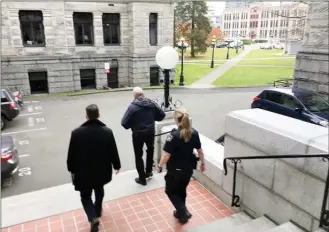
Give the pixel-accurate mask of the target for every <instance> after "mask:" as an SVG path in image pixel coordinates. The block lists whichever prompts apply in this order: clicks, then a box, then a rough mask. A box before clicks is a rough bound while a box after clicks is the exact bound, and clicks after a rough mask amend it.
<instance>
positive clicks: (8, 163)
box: [0, 136, 19, 185]
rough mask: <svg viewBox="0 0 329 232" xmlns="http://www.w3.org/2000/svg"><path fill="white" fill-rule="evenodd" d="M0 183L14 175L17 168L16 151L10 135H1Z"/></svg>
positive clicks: (17, 157) (17, 158)
mask: <svg viewBox="0 0 329 232" xmlns="http://www.w3.org/2000/svg"><path fill="white" fill-rule="evenodd" d="M0 138H1V143H0V150H1V185H2V184H3V182H4V181H5V180H7V179H8V178H11V177H13V176H15V174H16V173H17V172H18V169H19V156H18V151H17V149H16V147H15V144H14V139H13V137H11V136H1V137H0Z"/></svg>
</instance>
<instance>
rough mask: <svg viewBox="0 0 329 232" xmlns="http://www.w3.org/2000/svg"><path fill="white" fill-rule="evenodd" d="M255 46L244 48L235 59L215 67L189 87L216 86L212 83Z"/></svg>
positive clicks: (233, 50)
mask: <svg viewBox="0 0 329 232" xmlns="http://www.w3.org/2000/svg"><path fill="white" fill-rule="evenodd" d="M253 49H254V48H252V47H248V50H244V51H243V52H242V53H240V55H238V56H236V57H235V58H234V59H232V60H229V61H227V62H226V63H225V64H223V65H221V66H220V67H219V68H217V69H215V70H214V71H213V72H211V73H208V74H207V75H206V76H205V77H203V78H201V79H200V80H198V81H196V82H194V83H193V84H191V85H190V86H188V88H197V89H199V88H214V87H216V86H214V85H212V83H213V82H214V81H215V80H217V79H218V78H219V77H220V76H221V75H223V74H224V73H225V72H227V71H228V70H230V69H231V68H232V67H233V66H235V65H236V64H237V63H239V62H240V61H241V60H242V59H243V58H244V57H245V56H246V55H247V54H248V53H249V52H250V51H252V50H253ZM240 51H241V50H240ZM231 52H235V49H232V51H231Z"/></svg>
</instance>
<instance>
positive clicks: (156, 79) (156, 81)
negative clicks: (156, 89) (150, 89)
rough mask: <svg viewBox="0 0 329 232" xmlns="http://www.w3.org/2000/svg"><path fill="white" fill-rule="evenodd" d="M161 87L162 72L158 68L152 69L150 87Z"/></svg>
mask: <svg viewBox="0 0 329 232" xmlns="http://www.w3.org/2000/svg"><path fill="white" fill-rule="evenodd" d="M158 85H160V72H159V68H158V67H150V86H158Z"/></svg>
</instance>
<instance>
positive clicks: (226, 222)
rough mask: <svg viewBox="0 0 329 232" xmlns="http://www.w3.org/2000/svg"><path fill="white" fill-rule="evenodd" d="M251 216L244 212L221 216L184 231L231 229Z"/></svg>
mask: <svg viewBox="0 0 329 232" xmlns="http://www.w3.org/2000/svg"><path fill="white" fill-rule="evenodd" d="M251 220H252V218H251V217H249V216H248V215H247V214H245V213H237V214H234V215H232V216H230V217H227V218H223V219H220V220H217V221H214V222H211V223H209V224H206V225H202V226H199V227H197V228H193V229H189V230H185V232H204V231H207V232H218V231H223V232H224V231H233V230H232V228H234V227H235V226H238V225H242V224H244V223H247V222H249V221H251Z"/></svg>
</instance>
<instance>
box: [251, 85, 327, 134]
mask: <svg viewBox="0 0 329 232" xmlns="http://www.w3.org/2000/svg"><path fill="white" fill-rule="evenodd" d="M251 108H260V109H263V110H268V111H271V112H273V113H277V114H282V115H285V116H288V117H292V118H296V119H299V120H302V121H305V122H309V123H313V124H316V125H320V126H324V127H328V118H329V102H328V101H327V100H325V99H324V98H322V97H321V96H320V95H318V94H317V93H314V92H310V91H306V90H301V89H298V90H294V91H293V90H292V89H285V88H274V89H267V90H264V91H263V92H261V93H260V94H259V95H258V96H257V97H255V98H254V99H253V102H252V104H251Z"/></svg>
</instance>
